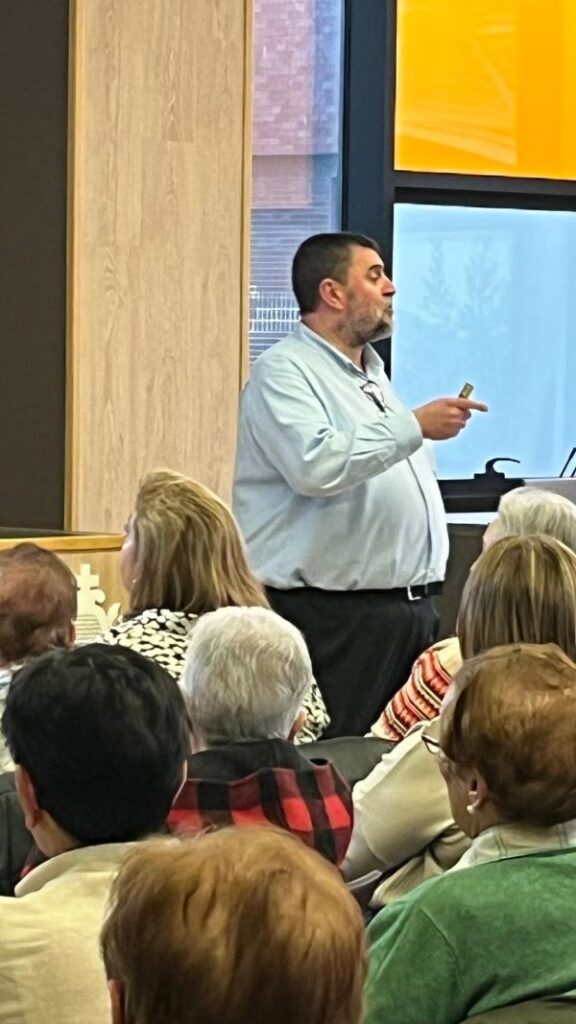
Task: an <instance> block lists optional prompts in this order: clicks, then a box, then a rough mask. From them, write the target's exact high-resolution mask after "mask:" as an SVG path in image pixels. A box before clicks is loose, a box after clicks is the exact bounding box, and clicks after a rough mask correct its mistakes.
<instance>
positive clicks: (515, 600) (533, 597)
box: [456, 534, 576, 660]
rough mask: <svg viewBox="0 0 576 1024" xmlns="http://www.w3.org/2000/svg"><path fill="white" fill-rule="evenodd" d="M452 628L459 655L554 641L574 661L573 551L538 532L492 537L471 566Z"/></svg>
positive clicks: (575, 594)
mask: <svg viewBox="0 0 576 1024" xmlns="http://www.w3.org/2000/svg"><path fill="white" fill-rule="evenodd" d="M456 632H457V634H458V639H459V640H460V647H461V650H462V657H463V658H471V657H474V656H475V655H477V654H480V653H481V652H482V651H486V650H489V648H491V647H496V646H497V645H498V644H510V643H533V644H542V643H556V644H558V646H559V647H561V648H562V650H563V651H565V653H566V654H567V655H568V657H570V658H572V659H573V660H574V659H576V555H575V554H574V553H573V552H572V551H570V549H569V548H567V547H566V546H565V545H564V544H561V543H560V541H557V540H553V539H552V538H551V537H544V536H540V535H539V534H533V535H532V536H529V537H506V538H504V539H503V540H499V541H496V543H495V544H493V545H491V547H490V548H488V550H487V551H485V552H484V553H483V554H482V555H481V556H480V558H479V559H478V561H477V562H476V563H475V564H474V566H473V567H472V570H471V572H470V575H469V577H468V580H467V582H466V586H465V587H464V593H463V595H462V601H461V603H460V609H459V612H458V622H457V626H456Z"/></svg>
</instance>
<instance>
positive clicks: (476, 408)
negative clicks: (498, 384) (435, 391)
mask: <svg viewBox="0 0 576 1024" xmlns="http://www.w3.org/2000/svg"><path fill="white" fill-rule="evenodd" d="M449 401H450V403H451V405H455V406H456V408H458V409H469V410H470V411H473V412H488V406H487V405H484V402H473V401H472V399H471V398H450V399H449Z"/></svg>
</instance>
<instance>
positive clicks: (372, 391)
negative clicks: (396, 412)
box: [360, 380, 387, 414]
mask: <svg viewBox="0 0 576 1024" xmlns="http://www.w3.org/2000/svg"><path fill="white" fill-rule="evenodd" d="M360 391H361V392H362V393H363V394H364V395H366V398H369V399H370V401H371V402H373V403H374V405H375V406H376V408H377V409H379V410H380V412H383V413H384V414H386V412H387V407H386V402H385V401H384V393H383V391H382V388H381V387H379V385H378V384H376V382H375V381H373V380H367V381H366V382H365V383H364V384H361V385H360Z"/></svg>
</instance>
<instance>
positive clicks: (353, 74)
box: [342, 0, 576, 375]
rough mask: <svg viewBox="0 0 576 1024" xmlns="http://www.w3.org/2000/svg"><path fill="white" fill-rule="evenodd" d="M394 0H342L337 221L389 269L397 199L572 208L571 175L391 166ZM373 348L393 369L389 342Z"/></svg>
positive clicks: (575, 187) (575, 200) (575, 186)
mask: <svg viewBox="0 0 576 1024" xmlns="http://www.w3.org/2000/svg"><path fill="white" fill-rule="evenodd" d="M396 37H397V0H345V8H344V70H343V83H344V85H343V88H344V96H343V118H344V121H343V126H342V142H343V153H342V229H343V230H345V231H346V230H348V231H361V232H363V233H365V234H367V235H369V236H370V237H372V238H374V239H375V240H376V241H377V242H378V244H379V245H380V248H381V250H382V254H383V258H384V262H385V263H386V266H387V268H389V270H390V272H392V271H393V246H394V208H395V205H396V204H397V203H398V204H399V203H410V204H414V205H417V204H421V205H437V206H468V207H487V208H492V209H496V208H500V209H502V208H505V209H512V210H513V209H524V210H560V211H566V212H571V213H574V212H576V180H574V181H572V180H566V179H559V178H556V179H552V178H550V179H549V178H529V177H508V176H505V175H483V174H458V173H441V172H437V171H407V170H396V168H395V161H394V147H395V114H396ZM376 347H377V348H378V351H379V353H380V355H381V356H382V358H383V359H384V361H385V364H386V369H387V372H388V374H389V375H391V374H392V372H393V366H392V356H391V347H390V342H380V343H379V344H378V345H377V346H376Z"/></svg>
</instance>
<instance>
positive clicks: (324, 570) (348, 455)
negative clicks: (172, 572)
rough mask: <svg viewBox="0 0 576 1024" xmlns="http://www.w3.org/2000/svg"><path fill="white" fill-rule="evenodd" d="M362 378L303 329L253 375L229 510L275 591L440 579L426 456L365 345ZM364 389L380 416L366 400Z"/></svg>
mask: <svg viewBox="0 0 576 1024" xmlns="http://www.w3.org/2000/svg"><path fill="white" fill-rule="evenodd" d="M364 367H365V372H363V371H362V370H360V369H359V368H358V367H357V366H356V365H355V364H354V363H353V362H352V361H351V360H350V359H348V358H347V356H345V355H343V354H342V353H340V352H339V351H338V350H337V349H335V348H334V346H333V345H330V344H329V343H328V342H326V341H324V340H323V339H322V338H320V337H319V336H318V335H317V334H315V333H314V332H313V331H311V330H310V329H309V328H307V327H305V326H304V325H303V324H299V325H298V326H297V328H296V330H295V331H294V333H293V334H292V335H289V336H288V337H287V338H283V339H282V341H279V342H277V343H276V344H275V345H273V346H272V347H271V348H270V349H268V350H267V351H266V352H264V353H263V355H261V356H260V358H259V359H258V360H257V361H256V363H255V364H254V366H253V368H252V371H251V376H250V380H249V382H248V384H247V385H246V388H245V389H244V392H243V395H242V400H241V414H240V427H239V438H238V450H237V455H236V474H235V484H234V511H235V513H236V516H237V518H238V520H239V523H240V527H241V529H242V531H243V533H244V537H245V538H246V541H247V544H248V549H249V553H250V558H251V562H252V566H253V568H254V571H255V573H256V575H257V576H258V577H259V578H260V579H261V580H262V581H263V582H264V583H266V584H267V585H269V586H272V587H278V588H280V589H293V588H297V587H319V588H321V589H324V590H369V589H378V590H381V589H385V590H388V589H391V588H393V587H406V586H409V585H415V584H419V583H430V582H433V581H436V580H442V579H444V572H445V568H446V559H447V556H448V535H447V529H446V518H445V514H444V506H443V504H442V499H441V496H440V492H439V489H438V484H437V482H436V478H435V476H434V472H433V466H432V460H431V455H430V452H429V451H428V450H427V446H426V445H425V444H424V443H423V441H422V434H421V431H420V427H419V424H418V421H417V420H416V417H415V416H414V415H413V413H411V412H409V411H408V410H407V409H405V408H404V407H403V406H402V404H401V403H400V402H399V400H398V398H397V397H396V395H395V394H394V392H393V390H392V387H391V385H390V381H389V380H388V378H387V376H386V374H385V372H384V364H383V363H382V360H381V359H380V357H379V356H378V355H377V353H376V352H375V351H374V349H373V348H372V347H371V346H370V345H367V346H366V347H365V349H364ZM367 380H371V381H373V382H375V383H376V384H377V385H378V387H379V388H380V389H381V392H382V394H383V397H384V402H385V405H386V411H385V412H382V411H381V410H379V409H378V408H377V406H376V404H375V403H374V402H373V401H372V400H371V399H370V398H369V397H368V396H367V395H366V394H365V393H363V392H362V390H361V387H362V385H363V384H365V383H366V381H367Z"/></svg>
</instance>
